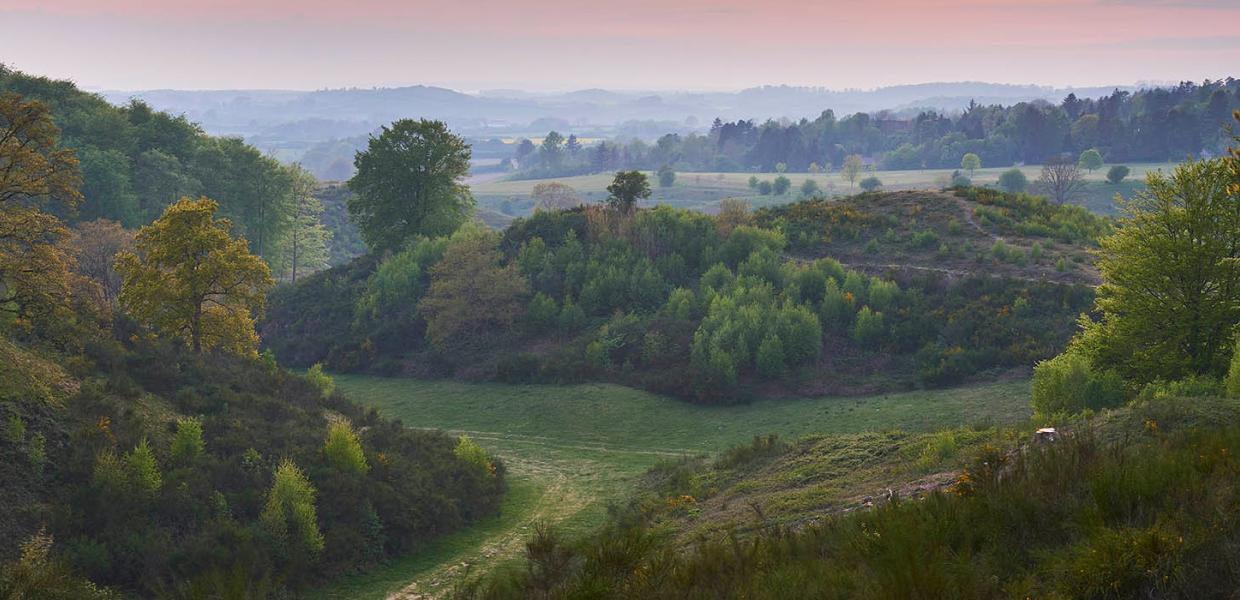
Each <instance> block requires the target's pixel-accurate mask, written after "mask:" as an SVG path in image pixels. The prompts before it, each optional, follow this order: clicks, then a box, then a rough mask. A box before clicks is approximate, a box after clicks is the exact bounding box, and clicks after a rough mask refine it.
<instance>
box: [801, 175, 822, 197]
mask: <svg viewBox="0 0 1240 600" xmlns="http://www.w3.org/2000/svg"><path fill="white" fill-rule="evenodd" d="M821 191H822V190H821V189H819V187H818V182H817V181H814V180H813V179H806V180H805V181H804V182H802V183H801V195H802V196H804V197H806V198H813V197H814V196H817V195H818V193H819V192H821Z"/></svg>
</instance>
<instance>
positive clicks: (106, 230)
mask: <svg viewBox="0 0 1240 600" xmlns="http://www.w3.org/2000/svg"><path fill="white" fill-rule="evenodd" d="M133 244H134V234H133V232H132V231H130V230H127V229H125V228H124V227H121V224H120V223H117V222H116V221H109V220H107V219H96V220H94V221H87V222H85V223H79V224H78V225H77V226H76V227H74V235H73V238H72V239H71V240H70V242H69V247H70V248H71V249H72V251H73V257H74V259H76V261H77V268H76V270H77V272H78V273H79V274H81V275H82V276H84V277H86V278H87V279H89V280H91V281H93V282H95V284H96V285H97V286H98V293H99V302H100V304H103V305H105V306H109V307H111V306H115V305H116V302H117V300H118V298H119V297H120V293H121V276H120V274H119V273H117V272H116V269H115V268H114V266H115V264H116V257H117V256H118V255H119V254H121V253H122V252H128V251H132V250H133Z"/></svg>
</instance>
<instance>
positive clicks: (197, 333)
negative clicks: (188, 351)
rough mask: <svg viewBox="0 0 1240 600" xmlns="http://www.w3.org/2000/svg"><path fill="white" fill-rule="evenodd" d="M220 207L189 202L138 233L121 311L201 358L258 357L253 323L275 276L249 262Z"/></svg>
mask: <svg viewBox="0 0 1240 600" xmlns="http://www.w3.org/2000/svg"><path fill="white" fill-rule="evenodd" d="M217 208H218V206H217V205H216V203H215V201H214V200H211V199H208V198H201V199H198V200H190V199H188V198H182V199H181V200H180V201H178V202H176V203H175V204H173V205H171V206H169V207H168V209H167V210H165V211H164V214H163V216H161V217H160V218H158V219H156V220H155V222H153V223H151V224H150V225H147V226H145V227H143V228H142V230H141V231H139V232H138V236H137V242H136V244H135V245H136V250H137V252H126V253H122V254H121V255H120V257H118V258H117V261H116V270H117V272H119V273H120V274H121V278H122V286H121V296H120V299H121V304H122V305H123V306H124V307H125V309H126V310H127V311H129V313H130V314H131V315H133V316H134V317H135V318H137V319H138V320H139V321H141V322H144V323H146V324H147V325H149V326H151V327H153V328H154V329H156V330H157V331H159V332H161V333H163V334H164V335H168V336H173V337H176V338H179V339H181V340H184V341H185V343H186V344H187V345H189V346H190V347H191V348H192V349H193V350H194V351H195V352H202V351H203V350H210V349H213V348H218V349H220V350H224V351H227V352H233V353H237V354H244V355H253V354H255V353H256V352H257V348H258V336H257V335H256V334H255V332H254V321H255V318H257V316H258V315H260V314H261V313H262V311H263V308H264V305H265V294H266V292H267V290H268V289H269V288H270V287H271V283H272V282H271V271H270V269H269V268H268V267H267V264H266V263H264V262H263V260H262V259H261V258H259V257H257V256H255V255H253V254H250V251H249V248H248V245H247V243H246V241H245V239H244V238H238V239H233V238H231V237H229V230H230V228H231V223H229V221H228V220H227V219H216V218H215V212H216V209H217Z"/></svg>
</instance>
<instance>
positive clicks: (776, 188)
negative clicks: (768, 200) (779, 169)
mask: <svg viewBox="0 0 1240 600" xmlns="http://www.w3.org/2000/svg"><path fill="white" fill-rule="evenodd" d="M791 187H792V181H791V180H789V179H788V178H787V177H786V176H784V175H780V176H779V177H776V178H775V181H774V182H773V183H772V184H771V191H772V192H774V193H775V195H776V196H782V195H784V194H787V193H788V189H789V188H791Z"/></svg>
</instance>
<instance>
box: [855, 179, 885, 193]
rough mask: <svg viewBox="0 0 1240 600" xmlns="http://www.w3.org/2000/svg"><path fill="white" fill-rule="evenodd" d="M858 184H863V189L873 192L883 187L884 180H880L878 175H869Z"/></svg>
mask: <svg viewBox="0 0 1240 600" xmlns="http://www.w3.org/2000/svg"><path fill="white" fill-rule="evenodd" d="M857 185H859V186H861V189H862V190H865V191H867V192H873V191H874V190H877V189H878V188H880V187H883V182H882V181H879V179H878V178H877V177H875V176H873V175H871V176H869V177H866V178H865V179H862V180H861V182H860V183H858V184H857Z"/></svg>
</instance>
